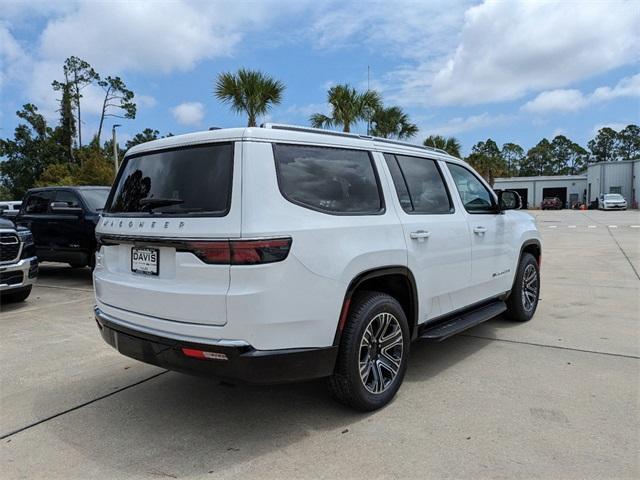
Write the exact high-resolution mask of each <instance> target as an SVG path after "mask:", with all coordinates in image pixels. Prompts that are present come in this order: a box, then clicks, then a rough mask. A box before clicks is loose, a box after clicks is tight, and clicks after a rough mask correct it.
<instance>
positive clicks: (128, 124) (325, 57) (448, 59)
mask: <svg viewBox="0 0 640 480" xmlns="http://www.w3.org/2000/svg"><path fill="white" fill-rule="evenodd" d="M639 52H640V4H639V3H638V2H632V1H628V2H626V1H581V2H577V1H576V2H572V1H563V2H545V1H541V0H540V1H533V0H532V1H523V2H518V1H511V2H509V1H502V2H492V1H489V2H473V1H461V0H450V1H429V2H426V1H397V2H391V1H386V2H377V1H371V2H364V1H346V0H345V1H333V0H331V1H324V2H318V1H316V2H312V1H307V0H295V1H294V0H280V1H271V0H263V1H242V0H235V1H226V0H225V1H215V2H204V1H187V0H181V1H150V0H149V1H134V0H131V1H126V2H125V1H109V2H101V1H85V2H77V1H66V0H60V1H58V2H46V1H35V0H34V1H13V0H9V1H7V0H0V62H1V71H0V73H1V76H0V89H1V95H0V108H1V110H0V123H1V128H2V130H0V135H1V136H3V137H5V136H9V135H10V134H11V133H12V131H13V129H14V128H15V126H16V124H17V120H18V119H17V118H16V116H15V113H14V112H15V111H16V110H18V109H19V108H20V107H21V105H22V104H24V103H26V102H32V103H35V104H36V105H37V106H38V107H39V108H40V110H41V111H42V112H43V113H44V114H45V115H46V116H47V118H49V119H51V121H54V122H55V120H56V116H57V114H56V112H55V110H56V103H55V99H56V96H57V95H56V93H54V92H53V91H52V90H51V88H50V84H51V81H52V80H54V79H61V74H62V62H63V61H64V59H65V58H66V57H68V56H70V55H77V56H79V57H81V58H84V59H85V60H87V61H88V62H90V63H91V64H92V65H93V66H94V67H95V68H96V70H97V71H98V72H99V73H100V74H101V75H103V76H107V75H112V76H113V75H119V76H121V77H122V78H123V79H124V81H125V82H126V84H127V85H128V86H129V87H130V88H131V89H132V90H134V91H135V93H136V100H137V103H138V115H137V117H136V119H135V120H122V121H118V123H121V124H123V126H122V128H121V129H120V132H121V133H120V143H122V141H124V140H126V139H127V138H129V137H130V136H132V135H134V134H135V133H136V132H139V131H141V130H142V129H144V128H146V127H151V128H155V129H157V130H159V131H160V132H161V133H162V134H164V133H167V132H172V133H174V134H180V133H186V132H191V131H195V130H202V129H206V128H208V127H210V126H221V127H230V126H239V125H243V124H244V122H245V121H246V120H245V119H244V117H241V116H238V115H236V114H233V113H231V112H230V111H229V110H228V108H227V107H226V106H225V105H223V104H221V103H220V102H218V101H217V100H216V99H215V98H214V96H213V94H212V91H213V86H214V82H215V78H216V76H217V74H218V73H220V72H223V71H234V70H236V69H238V68H240V67H245V68H252V69H259V70H262V71H264V72H265V73H268V74H270V75H272V76H273V77H275V78H277V79H280V80H282V81H283V82H284V83H285V84H286V86H287V89H286V91H285V94H284V101H283V103H282V104H281V105H279V106H277V107H275V108H274V109H273V110H272V111H271V113H270V114H269V117H268V118H265V119H263V120H268V121H273V122H281V123H295V124H303V125H307V124H308V117H309V115H310V114H311V113H314V112H318V111H320V112H324V113H327V108H328V107H327V105H326V91H327V88H328V87H329V86H331V85H333V84H336V83H349V84H351V85H353V86H355V87H357V88H360V89H365V88H366V86H367V67H368V66H369V67H370V69H371V87H372V88H375V89H377V90H378V91H379V92H381V94H382V96H383V98H384V100H385V103H386V104H388V105H392V104H394V105H400V106H402V107H403V108H404V109H405V111H406V112H407V113H409V115H410V117H411V118H412V120H413V121H414V122H415V123H416V124H417V125H418V126H419V128H420V132H419V134H418V136H417V137H416V138H415V139H414V141H416V142H418V141H420V142H421V141H422V140H423V139H424V138H425V137H426V136H427V135H429V134H433V133H439V134H443V135H447V136H450V135H452V136H455V137H457V138H458V139H459V140H460V141H461V142H462V145H463V151H464V153H468V151H469V150H470V148H471V146H472V145H473V144H474V143H476V142H477V141H479V140H485V139H486V138H489V137H490V138H493V139H494V140H496V141H497V142H498V143H499V144H503V143H505V142H516V143H519V144H521V145H522V146H523V147H525V148H529V147H531V146H532V145H534V144H535V143H536V142H537V141H539V140H540V139H541V138H542V137H548V138H550V137H553V136H554V135H556V134H558V133H562V134H564V135H567V136H569V137H570V138H572V139H573V140H575V141H578V142H579V143H581V144H583V145H584V144H586V142H587V141H588V140H589V139H590V138H592V137H593V135H594V132H595V131H596V130H597V129H598V128H600V127H602V126H612V127H613V128H616V129H619V128H621V127H623V126H624V125H627V124H629V123H640V104H639V101H640V73H639V68H638V65H639V58H640V57H639ZM99 106H100V90H99V88H98V87H90V88H88V89H86V90H85V91H84V98H83V104H82V107H83V112H84V116H83V132H84V133H83V139H85V141H86V139H88V138H89V136H90V132H94V131H95V130H96V128H97V123H98V117H97V112H98V109H99ZM112 123H113V122H112V121H111V120H108V121H107V124H106V129H107V130H108V131H109V130H110V127H111V124H112ZM357 130H359V131H362V132H363V133H364V126H363V125H361V126H359V127H358V129H357Z"/></svg>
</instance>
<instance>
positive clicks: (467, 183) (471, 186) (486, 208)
mask: <svg viewBox="0 0 640 480" xmlns="http://www.w3.org/2000/svg"><path fill="white" fill-rule="evenodd" d="M447 166H448V167H449V171H450V172H451V176H452V177H453V182H454V183H455V184H456V188H457V189H458V193H459V194H460V199H461V200H462V203H463V205H464V208H465V209H466V210H467V211H468V212H469V213H487V212H493V210H494V201H493V195H491V192H489V190H488V189H487V188H486V187H485V186H484V184H483V183H482V182H481V181H480V180H479V179H478V177H476V176H475V175H474V174H473V173H472V172H471V171H470V170H467V169H466V168H464V167H462V166H460V165H456V164H455V163H448V164H447Z"/></svg>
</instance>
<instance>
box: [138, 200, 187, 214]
mask: <svg viewBox="0 0 640 480" xmlns="http://www.w3.org/2000/svg"><path fill="white" fill-rule="evenodd" d="M138 203H139V204H140V206H141V207H142V211H143V212H144V211H148V212H150V211H152V210H153V209H155V208H160V207H168V206H170V205H180V204H181V203H184V200H181V199H179V198H141V199H140V200H138Z"/></svg>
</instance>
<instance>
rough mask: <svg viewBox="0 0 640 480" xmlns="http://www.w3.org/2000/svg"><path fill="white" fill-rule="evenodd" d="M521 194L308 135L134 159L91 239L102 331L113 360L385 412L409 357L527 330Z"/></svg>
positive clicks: (529, 251) (164, 144)
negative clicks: (489, 328) (285, 386)
mask: <svg viewBox="0 0 640 480" xmlns="http://www.w3.org/2000/svg"><path fill="white" fill-rule="evenodd" d="M519 204H520V200H519V197H518V196H517V194H515V193H514V192H509V191H505V192H498V193H497V194H496V193H494V192H493V191H492V190H491V188H490V187H489V186H488V185H487V184H486V183H485V182H484V180H483V179H482V178H481V177H480V176H479V175H478V174H477V173H475V172H474V171H473V170H472V169H471V168H470V167H469V166H468V165H467V164H466V163H464V162H462V161H460V160H458V159H456V158H454V157H451V156H450V155H448V154H446V153H445V152H443V151H441V150H436V149H432V148H426V147H418V146H415V145H410V144H405V143H401V142H394V141H389V140H384V139H378V138H372V137H367V136H361V135H353V134H341V133H334V132H327V131H323V130H314V129H310V128H304V127H289V126H284V125H266V126H265V128H246V129H245V128H242V129H224V130H212V131H207V132H200V133H194V134H189V135H182V136H175V137H169V138H164V139H161V140H157V141H153V142H149V143H145V144H142V145H138V146H136V147H134V148H132V149H131V150H129V151H128V152H127V155H126V157H125V160H124V162H123V164H122V167H121V168H120V171H119V173H118V176H117V179H116V182H115V185H114V187H113V188H112V190H111V194H110V196H109V200H108V201H107V205H106V208H105V211H104V213H103V215H102V219H101V220H100V222H99V224H98V227H97V228H96V232H97V236H98V242H99V247H100V249H99V252H98V254H97V255H96V268H95V272H94V279H95V282H94V284H95V293H96V300H97V305H96V309H95V314H96V319H97V322H98V326H99V328H100V330H101V333H102V336H103V338H104V339H105V340H106V341H107V342H108V343H109V344H110V345H112V346H113V347H115V348H117V349H118V350H119V351H120V352H121V353H122V354H124V355H127V356H130V357H132V358H135V359H138V360H141V361H144V362H147V363H151V364H154V365H159V366H161V367H164V368H168V369H172V370H178V371H183V372H190V373H201V374H207V375H214V376H217V377H221V378H226V379H235V380H241V381H247V382H252V383H274V382H290V381H296V380H302V379H311V378H320V377H329V386H330V389H331V391H332V393H333V394H334V395H335V396H336V397H337V399H338V400H340V401H342V402H344V403H347V404H349V405H351V406H353V407H356V408H359V409H363V410H373V409H375V408H379V407H381V406H383V405H384V404H386V403H387V402H389V401H390V400H391V399H392V398H393V396H394V395H395V393H396V392H397V390H398V388H399V387H400V384H401V383H402V379H403V376H404V373H405V370H406V367H407V361H408V358H409V348H410V342H411V341H412V340H414V339H417V338H425V339H430V340H442V339H445V338H448V337H449V336H451V335H453V334H455V333H457V332H460V331H463V330H465V329H467V328H469V327H472V326H474V325H477V324H479V323H481V322H483V321H485V320H488V319H490V318H492V317H494V316H496V315H499V314H501V313H503V312H506V315H507V316H508V317H509V318H511V319H513V320H517V321H525V320H529V319H530V318H531V317H532V316H533V314H534V312H535V310H536V306H537V302H538V293H539V291H540V279H539V264H540V254H541V242H540V236H539V234H538V231H537V230H536V226H535V224H534V220H533V217H531V216H530V215H528V214H526V213H524V212H518V211H515V209H517V208H518V207H519Z"/></svg>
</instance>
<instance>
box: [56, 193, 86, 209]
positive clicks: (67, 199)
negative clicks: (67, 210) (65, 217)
mask: <svg viewBox="0 0 640 480" xmlns="http://www.w3.org/2000/svg"><path fill="white" fill-rule="evenodd" d="M55 201H56V202H64V203H66V204H67V207H82V205H81V204H80V200H78V197H77V196H76V194H75V193H73V192H69V191H66V190H58V191H57V192H56V200H55Z"/></svg>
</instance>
